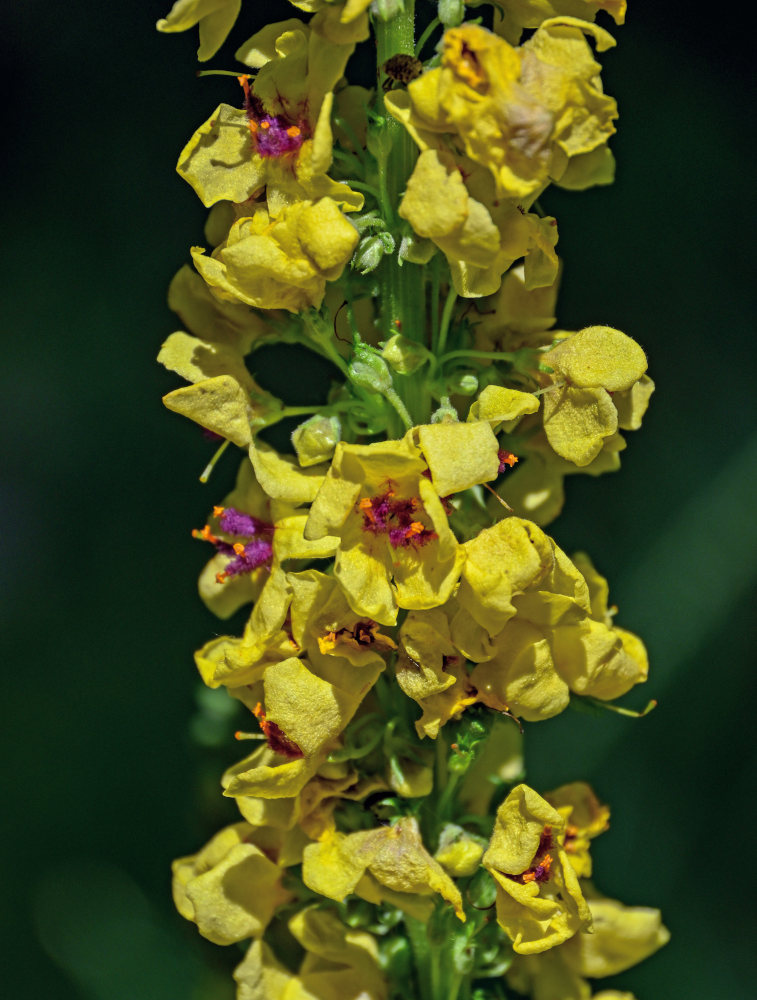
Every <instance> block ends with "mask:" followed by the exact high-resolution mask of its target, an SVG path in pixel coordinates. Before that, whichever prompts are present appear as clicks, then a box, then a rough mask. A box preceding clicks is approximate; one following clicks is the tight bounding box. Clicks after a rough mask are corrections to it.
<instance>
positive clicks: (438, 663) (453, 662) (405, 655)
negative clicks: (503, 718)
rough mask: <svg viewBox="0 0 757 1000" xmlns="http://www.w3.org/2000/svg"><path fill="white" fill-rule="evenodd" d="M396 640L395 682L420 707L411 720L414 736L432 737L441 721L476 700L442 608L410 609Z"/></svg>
mask: <svg viewBox="0 0 757 1000" xmlns="http://www.w3.org/2000/svg"><path fill="white" fill-rule="evenodd" d="M400 643H401V645H400V655H399V657H398V659H397V663H396V665H395V672H396V677H397V683H398V684H399V686H400V687H401V688H402V690H403V691H404V692H405V694H406V695H407V696H408V697H409V698H413V699H414V700H415V701H417V702H418V704H419V705H420V707H421V708H422V709H423V715H422V716H421V718H420V719H418V721H417V722H416V723H415V729H416V732H417V733H418V735H419V736H420V737H421V739H422V738H423V737H424V736H430V737H431V739H436V737H437V736H438V734H439V730H440V729H441V728H442V726H444V725H445V723H447V722H449V721H450V719H453V718H455V717H457V716H459V715H460V714H461V713H462V712H463V711H464V710H465V709H466V708H467V707H468V706H469V705H472V704H474V702H475V701H476V692H475V689H474V687H473V685H472V684H471V683H470V681H469V679H468V672H467V670H466V667H465V662H464V660H463V658H462V657H461V656H460V653H459V650H458V649H457V648H456V647H455V646H454V645H453V643H452V640H451V637H450V630H449V621H448V619H447V615H446V614H445V611H444V609H442V608H434V609H432V610H431V611H411V612H410V614H409V615H408V616H407V618H406V619H405V621H404V623H403V625H402V628H401V629H400Z"/></svg>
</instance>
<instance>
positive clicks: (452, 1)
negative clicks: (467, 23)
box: [437, 0, 465, 28]
mask: <svg viewBox="0 0 757 1000" xmlns="http://www.w3.org/2000/svg"><path fill="white" fill-rule="evenodd" d="M437 13H438V17H439V20H440V21H441V22H442V24H443V25H444V27H445V28H456V27H457V26H458V24H462V23H463V18H464V17H465V4H464V3H463V0H439V4H438V6H437Z"/></svg>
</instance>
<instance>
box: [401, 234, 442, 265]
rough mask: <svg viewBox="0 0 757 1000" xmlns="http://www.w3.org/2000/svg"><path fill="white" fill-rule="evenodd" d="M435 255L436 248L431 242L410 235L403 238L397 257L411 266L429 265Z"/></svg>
mask: <svg viewBox="0 0 757 1000" xmlns="http://www.w3.org/2000/svg"><path fill="white" fill-rule="evenodd" d="M435 253H436V246H435V245H434V244H433V243H432V242H431V240H426V239H422V238H421V237H420V236H416V235H415V233H410V234H407V235H405V236H403V237H402V240H401V242H400V249H399V253H398V255H397V256H398V257H399V259H400V261H405V260H406V261H408V262H409V263H411V264H428V262H429V261H430V260H431V258H432V257H433V256H434V254H435Z"/></svg>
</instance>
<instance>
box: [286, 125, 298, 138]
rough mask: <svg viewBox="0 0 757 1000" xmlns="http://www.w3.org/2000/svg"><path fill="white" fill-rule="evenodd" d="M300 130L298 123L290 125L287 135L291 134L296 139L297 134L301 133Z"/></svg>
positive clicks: (290, 136)
mask: <svg viewBox="0 0 757 1000" xmlns="http://www.w3.org/2000/svg"><path fill="white" fill-rule="evenodd" d="M300 131H301V130H300V129H299V127H298V126H297V125H290V126H289V128H288V129H287V135H288V136H289V138H290V139H296V138H297V136H298V135H299V134H300Z"/></svg>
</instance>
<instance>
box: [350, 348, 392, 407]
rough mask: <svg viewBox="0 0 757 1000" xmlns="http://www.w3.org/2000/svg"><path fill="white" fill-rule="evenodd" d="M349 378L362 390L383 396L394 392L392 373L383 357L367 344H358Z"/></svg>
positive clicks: (351, 363)
mask: <svg viewBox="0 0 757 1000" xmlns="http://www.w3.org/2000/svg"><path fill="white" fill-rule="evenodd" d="M347 374H348V377H349V379H350V381H351V382H354V383H355V385H358V386H360V388H361V389H368V391H369V392H378V393H380V394H381V395H382V396H383V395H385V394H386V393H387V392H393V391H394V383H393V382H392V373H391V372H390V371H389V366H388V365H387V363H386V361H384V359H383V358H382V357H381V355H380V354H379V353H378V352H377V351H376V350H374V348H372V347H368V346H367V344H362V343H361V344H358V345H357V346H356V347H355V353H354V354H353V356H352V360H351V361H350V367H349V370H348V373H347Z"/></svg>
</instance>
